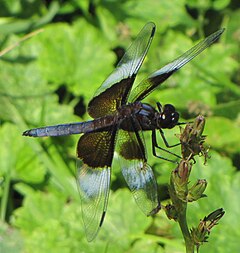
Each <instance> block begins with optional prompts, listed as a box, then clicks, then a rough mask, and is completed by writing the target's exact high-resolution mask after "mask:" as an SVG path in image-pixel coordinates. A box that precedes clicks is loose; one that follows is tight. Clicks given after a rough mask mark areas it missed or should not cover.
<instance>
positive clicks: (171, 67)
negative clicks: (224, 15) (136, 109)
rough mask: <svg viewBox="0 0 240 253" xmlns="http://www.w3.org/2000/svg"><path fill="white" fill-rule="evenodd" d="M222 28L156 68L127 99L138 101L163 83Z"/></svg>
mask: <svg viewBox="0 0 240 253" xmlns="http://www.w3.org/2000/svg"><path fill="white" fill-rule="evenodd" d="M223 32H224V29H220V30H218V31H217V32H215V33H213V34H211V35H209V36H208V37H207V38H205V39H204V40H202V41H200V42H199V43H198V44H197V45H195V46H194V47H192V48H191V49H189V50H188V51H187V52H185V53H184V54H182V55H181V56H180V57H178V58H177V59H175V60H174V61H172V62H170V63H169V64H167V65H165V66H164V67H163V68H161V69H159V70H157V71H156V72H154V73H153V74H151V75H150V76H149V77H148V78H147V79H144V80H143V81H142V82H140V83H139V84H138V85H137V86H136V87H135V88H134V89H133V90H132V92H131V94H130V97H129V101H130V102H134V101H140V100H142V99H144V98H145V97H146V96H148V95H149V94H150V93H151V92H152V91H153V90H154V89H156V88H157V87H158V86H159V85H160V84H161V83H163V82H164V81H165V80H166V79H167V78H168V77H170V76H171V75H172V74H173V73H175V72H176V71H177V70H179V69H180V68H182V67H183V66H184V65H185V64H187V63H188V62H190V61H191V60H192V59H193V58H195V57H196V56H197V55H199V54H200V53H201V52H202V51H204V50H205V49H206V48H207V47H209V46H210V45H211V44H212V43H213V42H214V41H216V40H217V39H218V38H219V37H220V36H221V34H222V33H223Z"/></svg>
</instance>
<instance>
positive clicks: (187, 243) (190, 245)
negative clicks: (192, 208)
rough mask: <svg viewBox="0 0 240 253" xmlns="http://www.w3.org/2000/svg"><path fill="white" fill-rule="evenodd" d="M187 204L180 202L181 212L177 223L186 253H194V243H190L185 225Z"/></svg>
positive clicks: (190, 239) (189, 236)
mask: <svg viewBox="0 0 240 253" xmlns="http://www.w3.org/2000/svg"><path fill="white" fill-rule="evenodd" d="M186 213H187V203H184V202H182V204H181V210H179V212H178V223H179V226H180V228H181V231H182V234H183V238H184V240H185V246H186V253H193V252H194V243H193V241H192V238H191V235H190V232H189V229H188V225H187V217H186Z"/></svg>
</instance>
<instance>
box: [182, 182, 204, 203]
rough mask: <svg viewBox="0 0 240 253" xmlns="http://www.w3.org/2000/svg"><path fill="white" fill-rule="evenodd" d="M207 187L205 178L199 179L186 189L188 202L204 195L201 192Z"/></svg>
mask: <svg viewBox="0 0 240 253" xmlns="http://www.w3.org/2000/svg"><path fill="white" fill-rule="evenodd" d="M206 187H207V181H206V180H205V179H199V180H198V181H197V182H196V183H195V184H194V185H193V186H192V187H191V188H190V189H189V191H188V196H187V199H188V202H192V201H196V200H198V199H200V198H203V197H206V195H205V194H203V192H204V191H205V189H206Z"/></svg>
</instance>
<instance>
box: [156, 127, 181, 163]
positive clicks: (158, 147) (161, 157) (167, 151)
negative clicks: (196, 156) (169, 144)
mask: <svg viewBox="0 0 240 253" xmlns="http://www.w3.org/2000/svg"><path fill="white" fill-rule="evenodd" d="M156 148H157V149H160V150H162V151H164V152H166V153H169V154H171V155H174V156H175V157H177V158H180V159H181V157H180V156H179V155H177V154H175V153H173V152H171V151H169V150H167V149H164V148H162V147H160V146H159V145H158V143H157V138H156V132H155V131H152V152H153V155H154V156H155V157H157V158H160V159H162V160H165V161H169V162H172V163H177V164H178V162H177V161H174V160H171V159H168V158H165V157H163V156H160V155H157V153H156Z"/></svg>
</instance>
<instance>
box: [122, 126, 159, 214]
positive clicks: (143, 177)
mask: <svg viewBox="0 0 240 253" xmlns="http://www.w3.org/2000/svg"><path fill="white" fill-rule="evenodd" d="M118 134H119V135H118V137H119V138H118V142H117V151H118V157H119V161H120V166H121V169H122V174H123V176H124V178H125V180H126V182H127V184H128V186H129V188H130V190H131V192H132V193H133V196H134V199H135V201H136V203H137V205H138V206H139V208H140V209H141V210H142V211H143V212H144V214H146V215H147V216H149V215H153V214H155V213H157V212H158V211H159V210H160V208H161V207H160V202H159V199H158V192H157V183H156V180H155V177H154V174H153V171H152V169H151V167H150V166H149V165H148V164H147V158H146V151H145V148H144V139H143V136H142V133H141V132H140V131H139V132H128V131H124V130H119V133H118Z"/></svg>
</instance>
